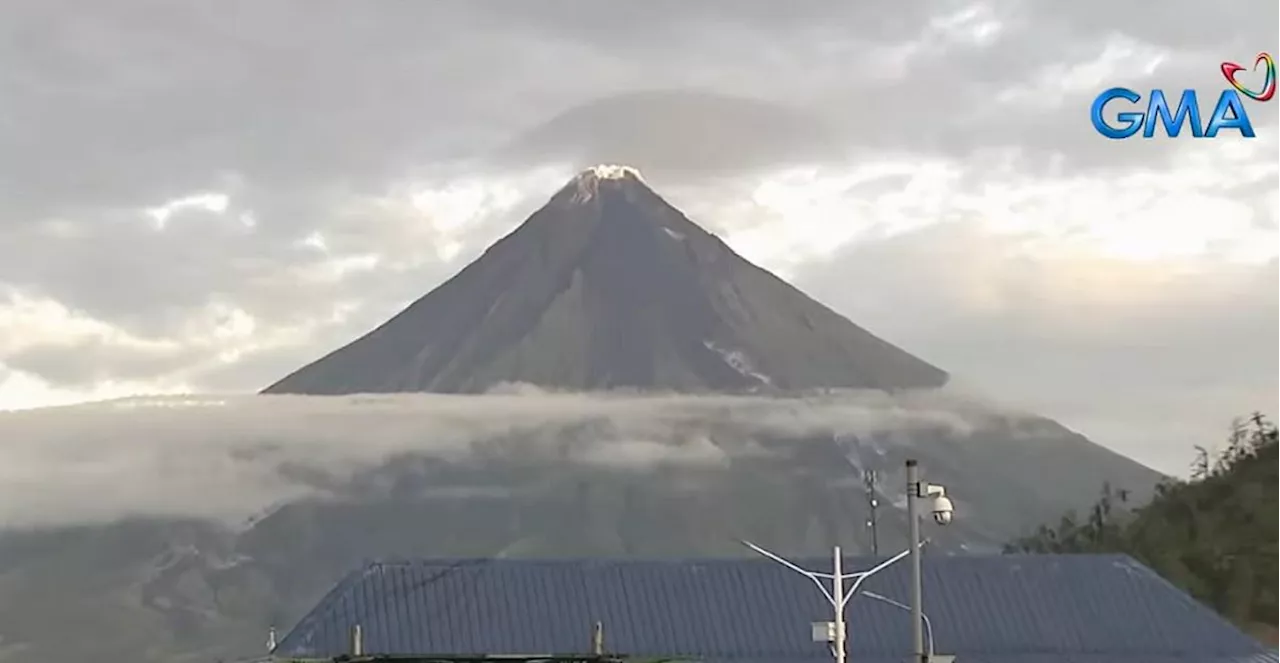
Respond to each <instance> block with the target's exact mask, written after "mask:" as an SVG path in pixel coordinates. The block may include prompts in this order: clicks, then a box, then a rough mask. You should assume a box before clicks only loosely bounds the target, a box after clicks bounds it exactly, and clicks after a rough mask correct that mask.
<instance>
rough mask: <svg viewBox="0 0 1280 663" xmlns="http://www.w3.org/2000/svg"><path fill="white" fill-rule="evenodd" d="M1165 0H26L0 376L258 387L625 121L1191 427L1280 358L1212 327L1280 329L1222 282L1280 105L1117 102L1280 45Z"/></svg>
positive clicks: (1270, 20) (657, 163)
mask: <svg viewBox="0 0 1280 663" xmlns="http://www.w3.org/2000/svg"><path fill="white" fill-rule="evenodd" d="M1164 7H1165V11H1162V12H1160V13H1159V15H1153V14H1152V13H1151V12H1149V11H1146V10H1145V9H1138V8H1136V7H1121V6H1116V5H1115V4H1114V3H1105V2H1101V1H1100V0H1089V1H1087V2H1076V3H1061V2H1049V1H1047V0H1041V1H1037V2H945V3H928V4H923V3H919V4H912V5H910V6H898V5H894V6H888V5H884V6H881V5H877V4H869V3H847V2H845V3H841V2H826V1H818V0H806V1H801V2H792V3H788V4H787V5H786V7H785V8H783V7H781V6H780V5H778V4H777V3H776V2H771V1H768V0H750V1H747V0H717V1H712V2H699V3H696V4H691V3H684V2H677V1H674V0H669V1H662V2H653V3H644V4H634V5H626V6H620V5H617V4H616V3H614V4H609V3H595V4H589V5H583V4H582V3H577V2H567V1H566V2H562V1H558V0H544V1H542V2H538V3H533V4H527V5H521V6H519V7H514V8H513V7H508V6H505V5H499V4H496V3H493V4H490V3H473V2H441V3H431V4H416V3H403V4H396V5H385V4H384V5H378V6H377V7H373V6H366V5H355V4H351V3H342V2H329V1H327V0H326V1H320V2H291V1H284V2H277V3H271V4H270V5H266V4H263V3H256V2H250V1H248V0H243V1H235V2H231V3H221V4H219V5H218V7H217V8H216V9H215V8H211V7H210V6H208V5H207V4H203V3H198V2H169V3H163V4H156V3H153V2H142V1H132V0H130V1H122V2H114V3H112V4H111V6H110V7H106V6H98V5H92V6H83V5H82V4H72V3H67V2H62V1H57V0H16V1H12V2H7V3H5V4H4V7H3V9H0V63H2V64H3V66H0V91H3V96H4V98H5V112H4V113H3V114H2V115H0V290H2V291H3V295H0V340H3V346H2V347H0V407H16V406H27V405H32V404H40V403H49V402H66V401H71V400H76V399H83V398H100V397H105V396H112V395H124V394H128V393H133V392H152V393H165V392H173V391H186V390H192V389H195V390H219V391H247V390H252V389H256V388H258V387H261V386H262V385H264V384H266V383H269V382H270V381H272V380H274V379H276V378H278V377H279V376H280V375H282V374H284V373H285V372H287V371H289V370H292V369H293V368H296V367H297V366H298V365H301V364H302V363H304V362H306V361H308V360H310V359H313V358H315V357H316V356H318V355H320V354H322V353H323V352H326V351H328V350H330V349H332V348H334V347H336V346H337V345H339V344H341V343H343V342H345V341H347V340H350V339H351V338H354V337H356V336H358V335H359V334H361V333H363V332H365V331H367V330H368V329H370V328H371V327H372V326H374V325H376V324H378V323H379V322H381V321H382V320H384V319H386V318H387V317H389V316H390V315H392V314H394V313H395V312H397V311H398V310H399V309H400V308H401V307H403V306H404V305H405V304H407V303H408V302H410V301H412V300H413V299H414V298H416V297H419V296H421V295H422V294H423V293H425V292H426V291H427V290H429V289H430V288H431V287H433V286H435V285H437V284H439V283H440V282H441V281H442V280H444V279H445V278H447V277H448V276H449V275H451V274H452V273H454V272H456V271H457V270H458V269H459V268H460V267H461V266H462V265H464V264H465V263H466V262H467V261H468V260H470V259H472V258H474V257H476V256H478V255H479V254H480V252H481V251H483V249H484V247H485V246H487V245H488V244H489V243H490V242H492V241H493V240H495V239H496V238H498V237H500V236H501V235H502V234H504V233H506V232H508V231H509V230H510V229H511V228H512V227H513V226H514V225H515V224H516V223H518V222H519V221H520V220H521V219H523V218H525V217H526V216H527V215H528V214H529V213H530V212H531V211H533V210H534V209H536V207H537V206H538V205H539V204H541V202H543V201H544V200H545V199H546V197H547V196H549V195H550V193H551V192H552V191H554V189H555V188H556V187H558V186H559V184H560V183H561V182H562V181H563V180H564V179H565V178H567V177H568V176H569V175H570V174H571V173H572V171H573V170H574V168H576V167H578V166H582V165H586V164H585V163H581V161H591V160H595V159H596V158H607V160H614V159H618V160H624V161H625V160H631V161H636V162H638V163H640V164H641V165H642V166H645V167H646V168H645V169H646V177H647V179H648V181H650V182H651V183H652V184H654V186H655V187H657V189H658V190H659V191H660V192H661V193H662V194H663V195H664V196H666V197H667V198H668V199H670V200H671V201H672V202H673V203H675V204H676V205H677V206H679V207H680V208H681V209H683V210H685V211H686V212H688V213H689V214H690V216H691V217H692V218H694V219H695V220H697V221H698V222H700V223H703V224H705V225H707V226H708V227H709V228H711V229H713V230H715V231H716V232H718V233H720V234H722V235H724V236H725V237H726V238H727V239H728V240H729V241H730V243H731V244H732V245H733V246H734V247H735V248H737V249H738V250H740V251H741V252H742V253H743V254H744V255H746V256H747V257H748V258H751V259H753V260H756V261H757V262H759V263H760V264H762V265H763V266H765V267H767V268H770V269H773V270H776V271H778V272H779V273H781V274H782V275H784V276H789V277H793V278H795V279H797V280H798V283H799V284H800V285H801V286H802V287H804V288H805V289H806V290H810V291H812V292H813V293H814V294H816V295H817V296H818V297H819V298H820V299H822V300H823V301H826V302H829V303H831V304H832V305H833V306H834V307H835V308H836V309H837V310H839V311H841V312H843V313H846V314H849V315H850V317H852V318H853V319H854V320H855V322H858V323H860V324H863V325H866V326H868V327H869V328H871V329H872V330H873V331H877V332H880V333H882V334H883V335H884V336H886V337H887V338H888V339H889V340H892V341H894V342H897V343H901V344H904V345H906V346H907V347H908V348H910V349H911V350H913V351H915V352H917V353H919V354H921V355H923V356H925V357H926V358H929V359H932V360H934V361H936V362H938V363H940V364H941V365H943V366H944V367H946V368H948V369H949V370H951V372H953V373H955V374H958V375H959V377H960V378H961V379H966V378H967V379H970V380H973V381H977V382H980V383H983V384H988V385H990V386H991V387H992V390H993V391H994V392H996V393H995V394H994V395H995V396H996V397H1005V396H1006V395H1007V396H1008V397H1011V398H1012V397H1024V396H1025V397H1026V398H1028V399H1029V400H1030V402H1033V403H1035V404H1037V407H1043V408H1044V411H1046V412H1049V413H1058V412H1061V413H1062V414H1061V416H1062V418H1063V419H1064V420H1065V421H1066V423H1068V424H1077V423H1078V425H1080V426H1081V427H1084V428H1085V429H1086V430H1087V431H1090V432H1095V431H1096V432H1097V434H1098V436H1099V437H1100V439H1101V440H1102V441H1103V442H1107V443H1113V444H1117V445H1119V446H1121V447H1122V448H1126V449H1134V450H1135V451H1134V452H1135V453H1138V454H1139V455H1140V457H1142V458H1144V459H1145V460H1148V461H1150V462H1158V461H1157V460H1156V458H1157V457H1161V456H1164V455H1167V454H1169V453H1170V452H1169V451H1168V448H1169V447H1156V446H1153V445H1146V446H1144V445H1142V444H1139V443H1138V442H1136V440H1138V439H1139V438H1143V437H1144V436H1147V437H1160V436H1161V435H1163V436H1164V438H1167V439H1170V440H1174V439H1176V440H1178V442H1176V443H1174V442H1169V443H1168V444H1169V445H1172V446H1173V447H1174V448H1176V451H1174V452H1172V453H1181V450H1182V448H1183V446H1182V445H1183V443H1182V441H1181V440H1183V439H1186V438H1189V437H1191V434H1190V433H1187V434H1183V433H1179V432H1178V431H1175V430H1173V429H1175V428H1177V429H1178V430H1184V431H1198V432H1195V433H1194V435H1195V436H1197V437H1198V439H1197V440H1195V441H1197V442H1203V441H1205V440H1204V438H1203V436H1206V435H1210V434H1211V433H1210V429H1213V430H1216V429H1217V428H1218V427H1220V426H1222V425H1224V423H1225V422H1224V421H1222V419H1223V417H1226V416H1228V412H1227V411H1228V410H1231V409H1233V408H1234V407H1239V408H1244V409H1247V408H1249V407H1251V404H1252V403H1253V402H1254V401H1255V400H1257V399H1258V398H1259V397H1260V396H1265V395H1266V394H1267V393H1268V392H1267V389H1270V390H1271V391H1272V392H1274V380H1273V379H1271V381H1270V382H1266V383H1263V382H1259V380H1261V379H1262V378H1260V377H1257V376H1256V375H1255V374H1254V373H1252V372H1248V371H1246V370H1244V369H1239V370H1237V369H1236V368H1232V369H1231V370H1227V369H1226V368H1225V366H1227V365H1230V366H1238V365H1240V362H1241V361H1242V360H1240V359H1231V360H1230V361H1228V362H1224V363H1223V364H1222V366H1223V367H1224V368H1222V369H1221V370H1218V369H1211V368H1197V366H1199V365H1200V364H1199V363H1198V362H1196V361H1193V359H1194V358H1199V357H1209V356H1217V355H1218V354H1219V353H1221V352H1223V350H1222V349H1223V348H1225V347H1230V349H1231V353H1229V354H1231V356H1233V357H1234V356H1236V354H1237V353H1238V354H1239V355H1240V356H1246V355H1250V354H1252V355H1253V356H1259V357H1263V358H1264V359H1265V358H1266V357H1269V356H1271V355H1270V354H1268V353H1270V352H1273V350H1270V349H1269V348H1271V347H1272V346H1271V345H1270V344H1271V342H1272V341H1271V340H1270V337H1267V334H1268V333H1271V331H1272V330H1271V328H1269V327H1266V326H1265V325H1263V324H1262V322H1258V321H1259V320H1261V318H1257V320H1255V321H1254V322H1250V323H1248V324H1243V323H1242V324H1241V325H1237V326H1228V325H1221V326H1219V327H1216V328H1208V327H1205V326H1204V324H1203V320H1204V319H1205V316H1206V315H1209V314H1210V313H1212V315H1217V316H1226V317H1225V318H1224V319H1234V318H1231V317H1230V316H1231V315H1232V312H1251V313H1250V315H1254V314H1256V315H1263V314H1265V313H1267V312H1269V311H1271V310H1272V308H1271V307H1273V304H1267V303H1266V302H1265V301H1262V300H1261V299H1260V298H1261V297H1262V296H1263V295H1265V294H1266V292H1267V291H1266V289H1265V287H1263V286H1256V287H1255V286H1249V285H1245V284H1247V283H1251V282H1252V281H1251V279H1254V278H1256V279H1259V281H1258V283H1263V282H1264V281H1265V279H1266V278H1270V277H1271V276H1273V270H1274V263H1271V262H1268V260H1271V259H1273V257H1274V250H1273V249H1274V246H1275V244H1276V241H1275V233H1276V228H1277V217H1276V208H1275V204H1274V201H1275V195H1276V194H1275V192H1276V187H1275V180H1276V171H1275V161H1274V155H1275V153H1276V139H1277V136H1280V127H1278V126H1277V122H1276V117H1275V114H1274V113H1269V112H1256V113H1254V115H1255V116H1254V117H1253V119H1254V122H1255V125H1256V128H1257V130H1258V136H1259V137H1258V138H1257V139H1255V140H1253V141H1242V140H1235V139H1230V138H1227V139H1220V140H1214V141H1191V140H1151V141H1109V140H1105V139H1102V138H1101V137H1099V136H1097V135H1096V134H1095V133H1093V130H1092V128H1091V126H1090V125H1089V122H1088V119H1087V114H1086V112H1087V107H1088V103H1089V102H1090V100H1091V99H1092V96H1093V95H1094V94H1096V92H1097V90H1098V89H1100V88H1101V87H1103V86H1108V85H1112V84H1124V85H1129V86H1132V87H1134V88H1135V89H1138V90H1140V91H1143V92H1144V93H1145V92H1146V90H1149V89H1150V88H1152V87H1161V86H1163V87H1165V88H1166V89H1182V88H1184V87H1194V88H1196V89H1198V90H1201V91H1202V96H1206V95H1209V94H1216V91H1217V90H1220V89H1221V88H1222V85H1223V82H1222V81H1221V78H1220V75H1219V73H1218V71H1217V63H1218V62H1220V61H1222V60H1237V61H1244V60H1246V59H1247V58H1249V57H1250V56H1252V54H1253V53H1256V52H1257V51H1258V50H1272V51H1274V50H1275V49H1276V40H1275V34H1274V32H1272V31H1270V27H1271V26H1273V25H1275V20H1276V13H1277V11H1280V10H1277V8H1276V7H1275V6H1266V7H1259V6H1258V5H1257V3H1251V2H1245V1H1244V0H1238V1H1234V2H1224V3H1218V4H1216V5H1215V6H1214V8H1213V11H1212V20H1206V19H1205V16H1206V14H1205V13H1204V11H1203V8H1202V7H1199V6H1192V5H1191V3H1189V2H1186V1H1185V0H1180V2H1178V3H1175V4H1173V5H1165V6H1164ZM531 81H533V82H536V84H531ZM1249 108H1250V112H1251V113H1252V112H1254V110H1255V109H1257V108H1265V107H1263V106H1257V105H1252V104H1251V105H1250V106H1249ZM161 210H163V212H160V211H161ZM864 262H865V264H866V265H875V269H874V270H871V269H870V268H863V267H862V266H861V265H862V264H863V263H864ZM1128 263H1134V265H1136V266H1131V265H1128ZM1037 265H1040V267H1037ZM1047 265H1052V269H1053V270H1055V271H1054V272H1053V273H1052V274H1051V275H1050V274H1048V273H1047V272H1046V270H1047V269H1048V267H1047ZM962 267H963V268H962ZM1188 270H1190V271H1189V272H1188ZM1268 270H1271V271H1268ZM1188 273H1189V274H1192V275H1188ZM1246 275H1249V276H1246ZM1104 278H1105V279H1118V280H1115V281H1110V282H1104V281H1103V280H1102V279H1104ZM921 284H928V287H927V288H926V287H925V286H924V285H921ZM1159 284H1164V285H1159ZM944 293H945V294H944ZM1155 293H1159V294H1158V296H1157V294H1155ZM1214 297H1217V298H1219V300H1218V301H1221V302H1225V304H1224V305H1223V306H1222V307H1221V308H1215V307H1210V306H1209V303H1208V302H1210V301H1211V300H1212V298H1214ZM1130 300H1132V301H1130ZM1035 302H1053V303H1054V306H1047V305H1036V304H1035ZM898 304H900V305H898ZM1215 306H1216V305H1215ZM1210 309H1212V310H1210ZM1154 310H1159V311H1160V312H1161V313H1160V315H1158V316H1156V315H1154V314H1153V313H1151V311H1154ZM1057 311H1067V312H1074V315H1066V314H1059V313H1057ZM1099 311H1101V313H1100V312H1099ZM1103 315H1105V317H1101V316H1103ZM1046 316H1047V317H1046ZM1046 320H1052V321H1053V323H1052V324H1050V323H1048V322H1046ZM1104 321H1105V322H1104ZM961 322H963V324H961ZM1094 322H1097V324H1093V326H1092V328H1091V330H1086V329H1085V328H1086V327H1088V326H1089V325H1088V324H1084V323H1090V324H1092V323H1094ZM1143 325H1153V326H1157V327H1158V329H1156V330H1153V331H1158V332H1159V333H1160V334H1165V335H1167V336H1168V338H1167V340H1161V341H1152V342H1151V343H1148V345H1147V347H1146V348H1145V349H1141V350H1139V349H1138V348H1136V347H1135V344H1138V343H1140V342H1141V341H1140V339H1141V338H1142V337H1141V336H1139V335H1135V334H1136V330H1139V329H1141V328H1142V326H1143ZM1126 330H1129V331H1126ZM1086 332H1087V333H1086ZM1112 334H1114V336H1112ZM1155 336H1158V334H1155V335H1153V337H1155ZM991 339H1001V341H999V342H996V341H993V340H991ZM1082 339H1087V341H1088V342H1087V343H1085V341H1084V340H1082ZM1108 344H1110V345H1108ZM1086 346H1087V348H1088V349H1087V351H1086V349H1082V348H1085V347H1086ZM976 348H983V350H982V352H981V353H979V352H978V351H977V350H976ZM1007 348H1026V349H1025V351H1021V352H1020V353H1013V352H1008V351H1006V349H1007ZM1107 348H1110V349H1107ZM1116 356H1123V357H1125V358H1126V359H1125V361H1124V362H1117V360H1116V359H1115V357H1116ZM1028 357H1040V358H1041V359H1040V361H1041V362H1042V363H1040V364H1035V365H1037V366H1040V367H1041V368H1040V369H1039V370H1037V371H1027V370H1025V369H1023V368H1022V365H1023V364H1022V362H1024V361H1026V360H1027V359H1026V358H1028ZM1046 357H1059V358H1061V361H1055V362H1051V363H1052V364H1053V366H1051V367H1050V366H1046V365H1045V364H1044V363H1043V362H1045V361H1047V360H1045V359H1043V358H1046ZM1088 362H1097V363H1092V364H1090V363H1088ZM1262 363H1265V362H1262ZM1119 365H1124V366H1129V367H1131V368H1129V369H1128V372H1127V373H1126V374H1125V376H1124V377H1125V379H1124V380H1110V379H1109V380H1108V381H1107V384H1101V385H1099V384H1097V383H1096V382H1090V381H1088V380H1085V379H1084V378H1083V377H1081V376H1082V375H1085V374H1087V373H1088V372H1089V371H1095V372H1103V371H1106V370H1110V369H1111V368H1113V367H1115V366H1119ZM1171 366H1174V367H1176V366H1185V368H1184V369H1181V370H1182V373H1180V374H1179V375H1181V376H1182V377H1178V378H1176V379H1174V378H1173V377H1171V373H1170V371H1172V369H1171V368H1169V367H1171ZM1091 367H1092V368H1091ZM1174 372H1175V373H1176V371H1174ZM1196 376H1198V377H1196ZM1015 378H1017V379H1015ZM1268 385H1269V386H1268ZM1260 390H1261V391H1260ZM1135 394H1136V395H1141V396H1140V397H1139V396H1135ZM1206 394H1212V397H1211V398H1209V397H1207V396H1204V395H1206ZM1085 399H1087V400H1088V401H1089V402H1088V403H1087V404H1086V403H1084V402H1083V401H1084V400H1085ZM1209 400H1211V401H1213V402H1214V403H1216V405H1213V406H1212V407H1209V406H1203V407H1202V406H1200V405H1196V406H1194V407H1193V406H1189V405H1186V404H1196V403H1205V402H1207V401H1209ZM1273 401H1274V398H1272V399H1271V400H1270V401H1268V402H1273ZM1236 403H1238V404H1239V405H1238V406H1237V405H1234V404H1236ZM1171 412H1176V413H1177V415H1176V416H1172V415H1171V414H1170V413H1171ZM1230 414H1235V412H1231V413H1230ZM1077 417H1078V418H1080V421H1079V422H1076V421H1075V418H1077ZM1108 422H1109V423H1108ZM1162 426H1164V427H1167V428H1160V427H1162ZM1144 427H1146V430H1147V432H1143V431H1144ZM1156 430H1160V431H1165V433H1168V434H1167V435H1165V433H1161V434H1159V435H1156V434H1154V433H1151V432H1150V431H1156ZM1129 440H1134V442H1130V441H1129ZM1131 445H1134V446H1131ZM1166 467H1167V465H1166Z"/></svg>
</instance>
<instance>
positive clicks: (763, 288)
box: [263, 166, 948, 395]
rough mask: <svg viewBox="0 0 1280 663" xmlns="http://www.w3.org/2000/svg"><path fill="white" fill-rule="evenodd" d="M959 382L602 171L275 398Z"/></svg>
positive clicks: (582, 177) (648, 192) (640, 188)
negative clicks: (511, 387)
mask: <svg viewBox="0 0 1280 663" xmlns="http://www.w3.org/2000/svg"><path fill="white" fill-rule="evenodd" d="M947 379H948V376H947V373H946V372H944V371H942V370H941V369H939V368H936V367H934V366H932V365H930V364H929V363H927V362H925V361H923V360H921V359H919V358H917V357H915V356H913V355H911V354H909V353H907V352H906V351H904V350H902V349H900V348H898V347H895V346H894V345H892V344H890V343H888V342H887V341H884V340H882V339H880V338H878V337H876V336H874V335H873V334H871V333H870V332H868V331H867V330H865V329H863V328H861V327H859V326H858V325H855V324H854V323H853V322H851V321H850V320H848V319H847V318H845V317H843V316H841V315H840V314H839V313H836V312H835V311H833V310H831V309H830V308H827V307H826V306H824V305H822V304H821V303H819V302H817V301H815V300H814V299H812V298H810V297H809V296H807V295H805V294H804V293H802V292H800V291H799V290H797V289H796V288H795V287H793V286H791V285H789V284H788V283H786V282H785V281H783V280H782V279H780V278H778V277H777V276H774V275H773V274H771V273H769V272H768V271H766V270H764V269H762V268H760V267H758V266H756V265H754V264H752V263H751V262H749V261H747V260H746V259H744V258H743V257H741V256H739V255H738V254H737V253H735V252H734V251H733V249H731V248H730V247H729V246H728V245H726V244H725V243H724V242H723V241H721V240H720V239H719V238H718V237H716V236H715V235H713V234H711V233H709V232H707V231H706V230H704V229H703V228H701V227H700V226H698V225H697V224H696V223H694V222H693V221H690V220H689V219H688V218H687V217H686V216H685V215H684V214H683V213H681V212H680V211H679V210H678V209H676V208H675V207H673V206H671V205H670V204H668V203H667V202H666V201H665V200H663V198H662V197H661V196H659V195H658V194H657V193H655V192H654V191H653V190H652V189H650V188H649V187H648V186H647V185H646V184H645V182H644V180H643V179H642V177H641V176H640V173H639V172H638V171H636V170H635V169H633V168H629V167H626V166H596V167H593V168H590V169H587V170H585V171H583V172H581V173H579V174H578V175H577V176H575V177H574V178H573V179H572V180H570V181H569V182H568V183H567V184H566V185H565V186H564V187H563V188H561V189H560V190H559V191H558V192H557V193H555V195H553V196H552V197H551V199H550V200H549V201H548V202H547V203H546V204H545V205H544V206H543V207H542V208H541V209H539V210H538V211H536V212H535V213H534V214H533V215H532V216H530V217H529V218H528V219H527V220H526V221H525V222H524V223H522V224H521V225H520V226H519V227H517V228H516V229H515V230H514V231H513V232H511V233H510V234H509V235H507V236H506V237H504V238H502V239H501V240H499V241H498V242H497V243H495V244H494V245H493V246H491V247H489V249H488V250H486V251H485V252H484V254H483V255H481V256H480V257H479V258H478V259H476V260H475V261H474V262H472V263H471V264H469V265H468V266H467V267H465V268H464V269H463V270H462V271H460V272H459V273H458V274H457V275H455V276H454V277H453V278H451V279H449V280H448V281H446V282H445V283H443V284H442V285H440V286H439V287H437V288H436V289H434V290H432V291H431V292H429V293H427V294H426V295H425V296H423V297H422V298H420V299H418V300H417V301H415V302H413V303H412V304H410V305H409V306H408V308H406V309H405V310H404V311H402V312H401V313H399V314H398V315H396V316H395V317H393V318H391V319H390V320H388V321H387V322H386V323H384V324H383V325H381V326H379V327H378V328H376V329H374V330H373V331H371V332H369V333H368V334H366V335H364V336H363V337H361V338H359V339H357V340H355V341H353V342H352V343H350V344H348V345H346V346H344V347H342V348H339V349H337V350H335V351H334V352H332V353H330V354H329V355H327V356H325V357H323V358H321V359H319V360H317V361H315V362H313V363H311V364H308V365H306V366H304V367H303V368H301V369H299V370H298V371H296V372H294V373H292V374H291V375H289V376H287V377H285V378H284V379H282V380H280V381H279V382H277V383H275V384H273V385H271V386H270V387H268V388H267V389H266V390H264V392H263V393H269V394H316V395H337V394H354V393H394V392H445V393H468V392H482V391H485V390H486V389H489V388H491V387H493V386H494V385H497V384H500V383H512V382H518V383H528V384H534V385H539V386H545V387H554V388H559V389H571V390H584V391H586V390H608V389H616V388H638V389H659V390H669V391H681V392H699V391H714V392H761V391H763V392H773V391H779V392H787V391H800V390H811V389H817V388H844V389H878V390H896V389H909V388H928V387H940V386H942V385H943V384H945V383H946V382H947Z"/></svg>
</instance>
